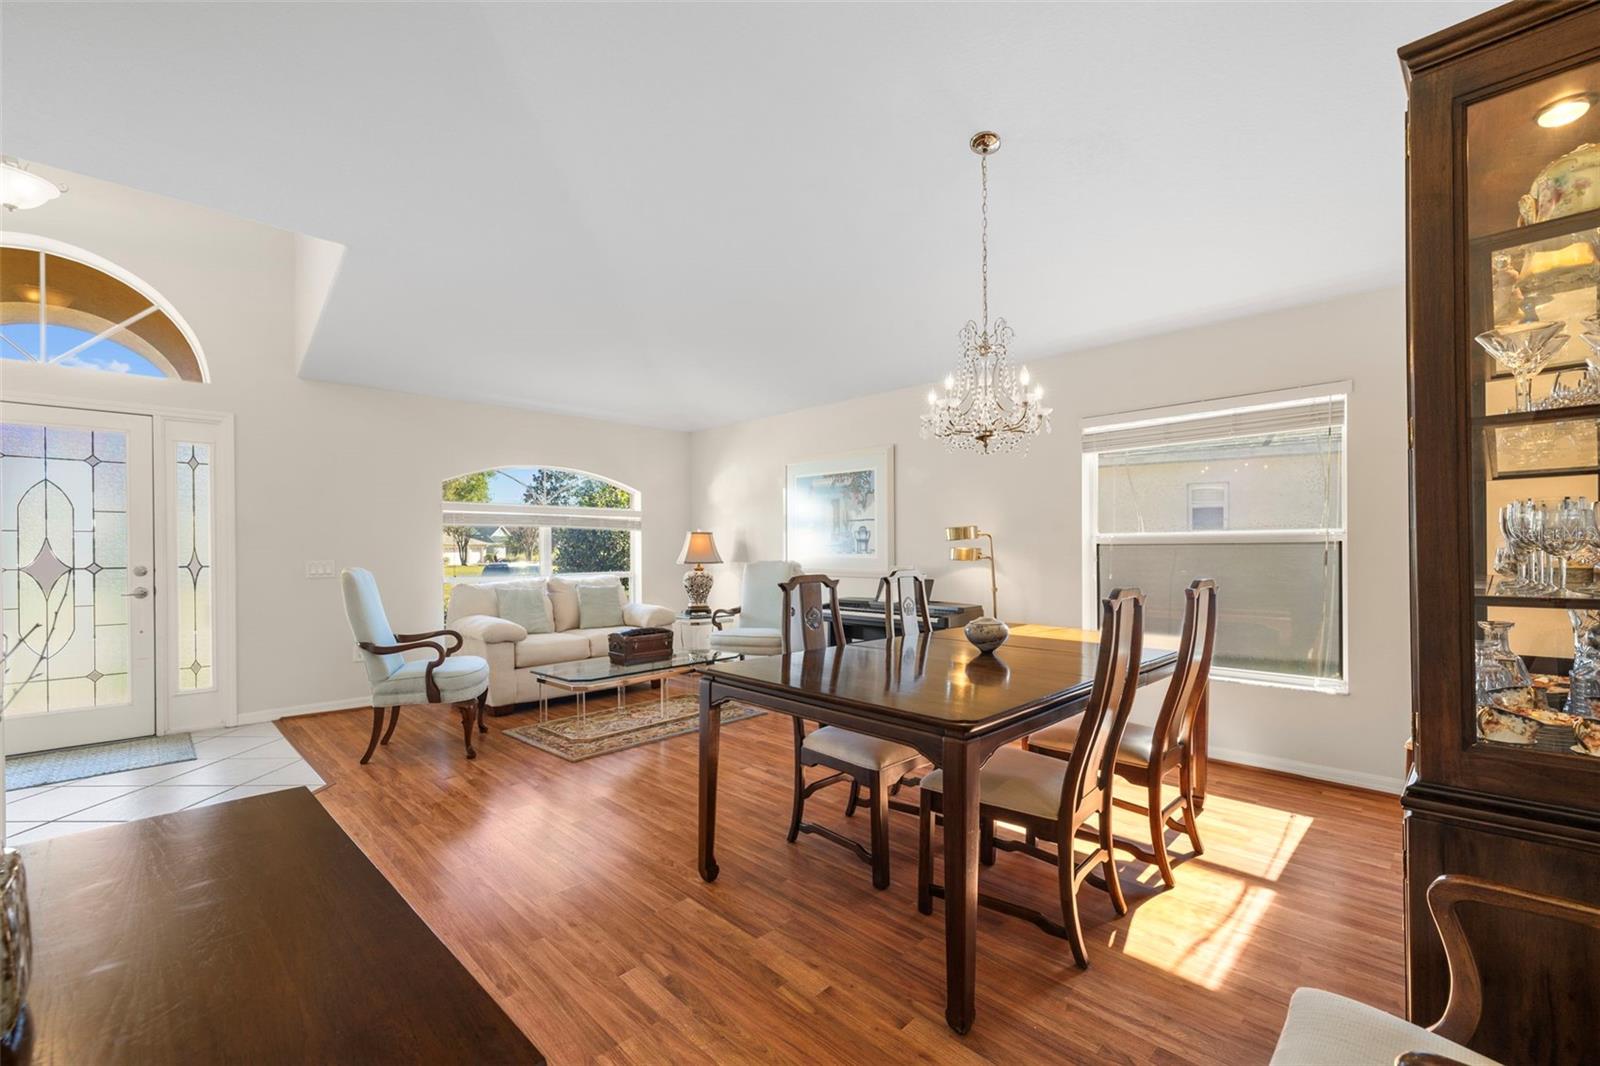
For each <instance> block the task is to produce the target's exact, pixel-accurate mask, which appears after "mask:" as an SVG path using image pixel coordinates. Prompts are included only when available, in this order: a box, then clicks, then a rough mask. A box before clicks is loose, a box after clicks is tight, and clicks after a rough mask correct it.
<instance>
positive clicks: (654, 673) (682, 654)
mask: <svg viewBox="0 0 1600 1066" xmlns="http://www.w3.org/2000/svg"><path fill="white" fill-rule="evenodd" d="M736 658H738V655H737V654H735V653H732V652H718V651H687V650H680V651H676V652H674V653H673V654H672V655H670V656H664V657H662V658H660V659H651V660H650V661H649V662H643V663H626V664H624V663H614V662H612V661H611V659H610V658H609V657H608V656H605V655H601V656H598V657H597V658H593V659H575V660H573V661H571V662H564V663H548V664H546V665H544V666H532V667H528V672H529V673H531V674H533V676H534V677H536V678H538V679H539V680H540V682H542V683H543V685H545V686H551V685H553V686H555V687H556V688H560V689H566V690H567V691H568V692H571V693H574V694H575V695H576V696H577V697H578V717H579V718H580V719H581V718H583V717H584V716H585V715H587V714H588V713H589V693H591V692H594V691H595V690H597V689H606V688H609V689H615V690H616V693H617V707H618V708H621V706H622V703H623V690H624V689H626V688H627V687H628V686H629V685H636V684H639V683H640V682H642V681H660V682H661V706H662V707H663V708H665V707H666V705H667V685H666V681H667V678H669V677H679V676H681V675H683V674H687V673H692V672H693V671H694V670H695V669H696V668H698V667H701V666H705V665H707V664H709V663H714V662H720V661H721V660H723V659H736ZM549 716H550V698H549V695H548V694H547V693H546V691H545V689H544V688H541V689H540V690H539V721H541V722H543V721H546V720H548V718H549Z"/></svg>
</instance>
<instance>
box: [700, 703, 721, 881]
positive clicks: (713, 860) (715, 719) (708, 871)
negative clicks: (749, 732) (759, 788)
mask: <svg viewBox="0 0 1600 1066" xmlns="http://www.w3.org/2000/svg"><path fill="white" fill-rule="evenodd" d="M721 741H722V715H721V714H719V713H718V712H717V708H716V705H715V704H713V703H712V701H711V679H710V678H709V677H702V678H701V679H700V878H701V880H704V881H715V880H716V879H717V849H716V845H717V756H718V754H719V751H718V749H719V747H720V746H721Z"/></svg>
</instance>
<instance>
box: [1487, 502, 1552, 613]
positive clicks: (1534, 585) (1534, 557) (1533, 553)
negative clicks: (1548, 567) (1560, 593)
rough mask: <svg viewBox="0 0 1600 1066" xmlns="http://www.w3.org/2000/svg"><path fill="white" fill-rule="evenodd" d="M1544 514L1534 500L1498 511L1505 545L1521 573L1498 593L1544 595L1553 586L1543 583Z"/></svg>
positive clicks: (1510, 504)
mask: <svg viewBox="0 0 1600 1066" xmlns="http://www.w3.org/2000/svg"><path fill="white" fill-rule="evenodd" d="M1546 515H1547V511H1546V510H1545V509H1544V508H1543V507H1541V506H1539V505H1537V504H1535V503H1534V502H1533V500H1531V499H1528V500H1514V501H1512V502H1511V503H1508V504H1506V506H1505V507H1504V508H1502V509H1501V511H1500V529H1501V532H1502V533H1503V534H1504V535H1505V538H1506V544H1507V546H1508V547H1510V549H1511V550H1512V551H1513V552H1514V553H1515V554H1516V557H1517V559H1518V560H1519V561H1520V563H1521V573H1520V575H1519V576H1518V578H1517V579H1516V580H1515V581H1513V582H1512V583H1511V584H1509V585H1502V586H1501V587H1500V591H1501V592H1503V593H1506V594H1507V595H1517V596H1547V595H1549V594H1550V593H1552V592H1554V591H1555V586H1554V585H1551V584H1550V583H1549V582H1547V581H1545V580H1544V576H1543V573H1542V571H1543V570H1544V569H1545V568H1544V566H1543V565H1542V562H1543V560H1544V555H1543V543H1542V532H1543V526H1544V521H1545V517H1546Z"/></svg>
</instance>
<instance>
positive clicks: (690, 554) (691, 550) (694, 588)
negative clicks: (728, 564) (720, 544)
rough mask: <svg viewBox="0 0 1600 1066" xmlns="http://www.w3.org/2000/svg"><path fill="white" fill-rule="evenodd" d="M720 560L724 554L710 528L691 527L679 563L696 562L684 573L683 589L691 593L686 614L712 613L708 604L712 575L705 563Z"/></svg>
mask: <svg viewBox="0 0 1600 1066" xmlns="http://www.w3.org/2000/svg"><path fill="white" fill-rule="evenodd" d="M720 562H722V556H720V555H718V554H717V542H716V541H715V540H713V539H712V538H711V531H710V530H706V529H691V530H690V531H689V532H688V534H687V535H686V536H685V537H684V538H683V550H682V551H681V552H679V553H678V564H679V565H680V566H681V565H684V564H687V563H693V564H694V569H693V570H690V571H689V572H688V573H686V574H684V575H683V591H684V592H686V593H688V595H689V606H688V609H687V610H685V612H684V613H685V614H710V613H711V608H710V607H709V606H708V605H707V604H706V599H707V597H709V596H710V595H711V575H710V574H708V573H706V567H705V564H706V563H720Z"/></svg>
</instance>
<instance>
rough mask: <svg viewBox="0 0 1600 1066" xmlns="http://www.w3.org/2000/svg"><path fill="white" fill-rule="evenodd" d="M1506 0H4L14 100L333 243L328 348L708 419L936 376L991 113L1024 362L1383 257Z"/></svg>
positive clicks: (1227, 312) (458, 388) (29, 150)
mask: <svg viewBox="0 0 1600 1066" xmlns="http://www.w3.org/2000/svg"><path fill="white" fill-rule="evenodd" d="M1488 6H1490V5H1488V4H1483V3H1412V4H1382V5H1379V4H1370V5H1368V4H1360V5H1352V4H1199V3H1194V4H1159V3H1150V4H1137V5H1136V4H1104V5H1099V4H1095V5H1056V6H1046V5H1017V6H1011V5H999V4H988V5H970V6H969V5H922V4H906V5H824V4H815V5H777V4H772V5H768V4H728V5H705V6H697V5H684V6H678V5H668V4H660V5H627V6H611V5H600V4H578V5H559V6H557V5H551V6H544V5H538V6H534V5H518V4H499V5H488V6H477V5H469V4H442V5H401V4H392V5H390V4H384V5H356V4H321V5H303V6H302V5H276V4H266V5H255V4H201V5H172V6H165V5H150V4H110V5H77V4H24V3H12V2H8V3H6V4H5V6H4V9H3V13H0V40H3V44H0V64H3V66H0V132H3V135H4V144H3V149H4V151H5V152H6V154H9V155H15V156H21V157H23V158H26V159H30V160H36V161H39V162H41V163H46V164H54V165H57V166H61V167H65V168H67V169H69V170H74V171H79V172H82V173H85V174H92V175H94V176H97V177H101V178H106V179H109V180H112V181H116V182H121V183H123V184H126V185H131V186H135V187H138V188H142V189H147V190H150V191H155V192H160V193H164V194H167V195H171V196H175V197H179V198H181V199H185V200H189V201H193V202H196V203H200V204H204V205H206V206H209V207H214V208H219V209H222V210H226V211H230V212H233V213H235V214H239V215H243V216H246V217H250V218H254V219H257V220H260V221H263V222H267V223H270V224H272V225H275V226H280V227H283V228H285V229H290V230H294V231H297V232H301V233H307V234H311V235H315V236H317V237H322V238H326V239H329V240H333V241H338V242H340V243H342V244H344V245H346V246H347V248H348V251H347V253H346V255H345V259H344V263H343V267H342V269H341V272H340V275H339V277H338V281H337V284H336V287H335V288H334V291H333V293H332V296H331V298H330V299H329V302H328V304H327V307H326V309H325V311H324V314H323V318H322V320H321V323H320V325H319V327H318V330H317V333H316V336H315V337H314V338H313V340H312V343H311V346H310V349H309V351H308V353H307V355H306V359H305V363H304V373H305V374H306V375H307V376H308V377H313V378H318V379H324V380H329V381H341V382H350V383H357V384H369V385H377V386H382V387H387V388H398V389H403V390H407V391H412V392H421V393H430V394H437V395H442V396H451V397H458V398H464V399H488V400H492V401H494V402H501V403H512V404H517V405H523V406H527V407H532V408H538V409H551V410H562V411H570V412H574V413H584V414H594V415H599V416H602V417H609V418H616V419H620V420H625V421H629V422H639V423H647V424H653V425H662V426H671V427H678V428H685V429H691V428H698V427H703V426H707V425H716V424H720V423H724V422H730V421H735V420H739V419H743V418H748V417H751V416H755V415H760V414H766V413H771V412H777V411H783V410H790V409H795V408H799V407H805V406H809V405H812V404H817V403H824V402H828V401H832V400H838V399H842V398H845V397H848V396H854V395H861V394H866V393H871V392H877V391H881V390H884V389H889V388H894V387H899V386H904V385H910V384H917V383H920V382H924V381H931V380H933V379H936V378H939V377H942V376H943V375H944V373H945V372H946V370H947V368H948V366H949V365H950V364H951V363H953V361H954V357H955V354H956V351H957V346H956V332H957V330H958V329H959V327H960V326H961V324H962V323H963V322H964V321H965V320H966V319H967V318H969V317H972V316H974V315H975V314H976V310H977V296H978V293H977V280H978V279H977V193H978V189H977V177H978V175H977V160H976V157H975V156H973V155H971V154H970V153H969V152H968V151H967V148H966V140H967V137H968V136H969V135H970V134H971V133H972V132H973V131H975V130H978V129H982V128H993V129H996V130H999V131H1000V133H1001V135H1002V136H1003V137H1004V139H1005V144H1004V148H1003V150H1002V151H1001V153H1000V154H999V156H998V157H996V158H995V160H994V161H993V163H992V164H991V191H992V219H993V221H992V239H991V255H992V260H991V262H992V270H991V274H992V293H993V296H992V306H993V308H994V310H995V312H996V313H998V314H1001V315H1004V316H1005V317H1006V318H1007V319H1009V320H1010V322H1011V324H1012V325H1013V326H1014V328H1015V329H1016V333H1017V337H1016V344H1015V346H1014V349H1013V350H1014V352H1015V353H1017V354H1020V355H1021V356H1022V357H1023V358H1024V359H1039V358H1042V357H1045V356H1049V355H1057V354H1061V353H1064V352H1068V351H1072V350H1074V349H1079V348H1083V347H1086V346H1089V345H1092V344H1096V343H1102V342H1105V341H1107V340H1112V339H1120V338H1126V337H1131V336H1138V335H1143V334H1150V333H1156V332H1162V331H1166V330H1169V329H1173V328H1177V327H1182V326H1185V325H1189V324H1193V323H1197V322H1201V321H1207V320H1214V319H1218V318H1226V317H1231V316H1235V315H1242V314H1249V313H1251V312H1254V311H1258V310H1262V309H1266V308H1270V307H1274V306H1282V305H1285V304H1292V303H1297V302H1302V301H1307V300H1313V299H1317V298H1321V297H1326V296H1331V295H1336V294H1339V293H1344V292H1350V291H1357V290H1362V289H1369V288H1374V287H1378V286H1381V285H1386V284H1392V283H1395V282H1398V281H1399V280H1400V278H1401V277H1402V274H1403V244H1402V226H1403V200H1402V195H1403V179H1402V162H1403V160H1402V148H1401V144H1402V119H1401V115H1402V112H1403V110H1404V107H1405V96H1404V91H1403V89H1402V84H1401V78H1400V70H1399V67H1398V64H1397V62H1396V60H1395V48H1396V47H1397V46H1399V45H1401V44H1403V43H1405V42H1407V41H1409V40H1412V39H1414V38H1416V37H1420V36H1422V35H1424V34H1426V33H1429V32H1432V31H1433V30H1436V29H1439V28H1441V27H1444V26H1446V25H1449V24H1451V23H1453V22H1456V21H1459V20H1460V19H1462V18H1465V17H1468V16H1469V15H1472V14H1474V13H1476V12H1477V11H1480V10H1483V9H1484V8H1486V7H1488ZM1207 354H1211V353H1197V356H1203V355H1207ZM1045 384H1046V386H1047V387H1053V388H1056V389H1064V388H1068V387H1070V383H1068V382H1061V381H1055V382H1052V381H1048V380H1047V381H1046V382H1045Z"/></svg>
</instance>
